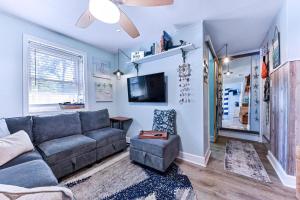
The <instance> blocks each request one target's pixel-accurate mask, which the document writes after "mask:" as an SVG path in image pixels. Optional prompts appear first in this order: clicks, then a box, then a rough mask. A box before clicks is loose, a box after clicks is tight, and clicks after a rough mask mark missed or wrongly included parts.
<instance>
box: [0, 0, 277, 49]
mask: <svg viewBox="0 0 300 200" xmlns="http://www.w3.org/2000/svg"><path fill="white" fill-rule="evenodd" d="M174 1H175V4H174V5H172V6H165V7H153V8H145V7H126V6H121V8H122V9H124V10H125V12H126V13H127V15H128V16H130V17H131V19H132V20H133V21H134V23H135V24H136V26H137V27H138V29H139V30H140V33H141V36H140V37H139V38H137V39H132V38H130V37H129V36H128V35H127V34H126V33H125V32H123V31H121V32H117V31H116V30H117V29H119V28H120V27H119V25H118V24H114V25H108V24H104V23H102V22H99V21H97V22H96V23H94V24H92V26H90V27H89V28H87V29H80V28H77V27H76V26H75V25H74V24H75V23H76V21H77V19H78V17H79V16H80V15H81V14H82V12H83V11H84V10H85V9H86V8H87V7H88V0H0V10H2V11H4V12H6V13H9V14H12V15H15V16H17V17H20V18H24V19H26V20H28V21H31V22H33V23H36V24H39V25H41V26H44V27H46V28H48V29H50V30H53V31H56V32H59V33H62V34H65V35H67V36H70V37H73V38H76V39H79V40H81V41H84V42H86V43H89V44H92V45H94V46H97V47H100V48H103V49H106V50H108V51H111V52H115V51H116V50H117V48H130V47H133V46H137V45H138V44H141V43H143V42H150V41H156V40H159V37H160V35H161V32H162V30H167V31H169V32H174V31H175V30H176V27H179V26H181V25H185V24H191V23H195V22H198V21H200V20H208V21H207V28H208V30H209V32H210V34H211V36H212V38H213V41H214V45H215V48H216V50H217V49H218V48H220V47H221V46H222V45H223V44H224V43H228V44H229V51H230V53H235V52H238V51H241V50H243V51H244V50H251V49H256V48H258V47H259V45H260V43H261V42H262V40H263V37H264V35H265V34H266V32H267V29H268V28H269V26H270V24H271V22H272V20H273V18H274V16H275V15H276V13H277V11H278V10H279V8H280V6H281V5H282V4H281V3H282V1H283V0H275V1H274V0H264V1H261V0H226V1H222V0H174Z"/></svg>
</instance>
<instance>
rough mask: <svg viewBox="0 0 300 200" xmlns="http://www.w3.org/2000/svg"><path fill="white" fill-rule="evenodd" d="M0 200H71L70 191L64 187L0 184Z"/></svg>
mask: <svg viewBox="0 0 300 200" xmlns="http://www.w3.org/2000/svg"><path fill="white" fill-rule="evenodd" d="M0 199H1V200H11V199H18V200H41V199H42V200H73V199H74V197H73V194H72V192H71V190H69V189H67V188H64V187H56V186H51V187H37V188H31V189H27V188H23V187H18V186H12V185H1V184H0Z"/></svg>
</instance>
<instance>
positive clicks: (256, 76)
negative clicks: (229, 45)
mask: <svg viewBox="0 0 300 200" xmlns="http://www.w3.org/2000/svg"><path fill="white" fill-rule="evenodd" d="M251 60H252V58H251ZM251 63H252V61H251ZM251 65H252V64H251ZM253 69H254V70H253V72H252V74H253V75H252V76H253V78H252V81H253V83H252V87H253V91H252V93H253V99H254V105H252V106H253V109H255V112H254V114H255V117H254V119H255V121H259V112H258V107H259V67H258V63H257V60H256V64H255V67H254V68H253Z"/></svg>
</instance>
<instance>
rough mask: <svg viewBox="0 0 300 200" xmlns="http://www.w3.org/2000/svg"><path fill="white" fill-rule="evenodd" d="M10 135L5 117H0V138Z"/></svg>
mask: <svg viewBox="0 0 300 200" xmlns="http://www.w3.org/2000/svg"><path fill="white" fill-rule="evenodd" d="M7 135H10V132H9V130H8V128H7V124H6V121H5V119H3V118H2V119H0V138H2V137H4V136H7Z"/></svg>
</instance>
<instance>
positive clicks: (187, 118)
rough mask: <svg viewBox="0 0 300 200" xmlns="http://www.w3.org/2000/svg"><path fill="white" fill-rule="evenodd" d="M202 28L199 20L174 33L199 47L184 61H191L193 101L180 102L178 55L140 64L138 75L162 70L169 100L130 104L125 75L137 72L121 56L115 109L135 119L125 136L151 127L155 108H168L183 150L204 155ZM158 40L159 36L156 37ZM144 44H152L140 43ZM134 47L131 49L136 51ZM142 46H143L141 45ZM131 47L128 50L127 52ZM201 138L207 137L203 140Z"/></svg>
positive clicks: (176, 37) (176, 38) (205, 144)
mask: <svg viewBox="0 0 300 200" xmlns="http://www.w3.org/2000/svg"><path fill="white" fill-rule="evenodd" d="M202 31H203V29H202V22H201V23H198V24H195V25H191V26H189V27H185V28H183V29H181V30H179V31H178V32H177V34H176V35H173V40H174V41H175V43H179V42H178V41H179V40H180V39H183V40H185V41H187V42H191V43H193V44H195V45H196V46H197V47H198V49H197V50H194V51H191V52H189V53H188V55H187V63H190V64H191V68H192V76H191V85H192V86H191V88H192V102H191V103H190V104H183V105H181V104H179V89H178V84H179V81H178V73H177V68H178V66H179V65H180V64H182V58H181V55H180V54H179V55H175V56H172V57H168V58H164V59H161V60H156V61H153V62H149V63H144V64H142V65H141V66H140V75H144V74H151V73H157V72H165V75H166V76H167V81H168V83H167V84H168V88H167V91H168V103H159V104H157V103H129V102H128V96H127V95H128V94H127V84H126V83H127V82H126V81H127V78H128V77H132V76H135V75H136V71H135V70H134V68H133V66H126V64H125V62H126V61H128V60H126V59H124V57H123V56H122V64H121V68H122V70H123V71H125V72H126V75H125V76H123V77H122V79H121V80H120V82H119V84H118V102H117V109H118V111H119V113H120V114H121V115H126V116H129V117H132V118H133V119H134V121H133V123H132V125H131V127H130V129H129V131H128V136H133V135H137V134H138V133H139V131H140V130H151V129H152V122H153V111H154V109H163V110H165V109H171V108H174V109H175V110H176V111H177V130H178V134H179V135H180V136H181V141H182V151H183V152H185V153H190V154H194V155H198V156H204V154H205V152H206V150H207V149H205V147H208V138H207V136H206V137H205V136H204V133H203V82H202V81H203V73H202V72H203V61H202V57H203V49H202V44H203V35H202V34H203V32H202ZM158 40H159V38H158ZM142 46H143V47H145V46H147V49H149V47H150V46H151V44H145V45H142ZM140 48H141V47H136V48H133V49H131V50H139V49H140ZM142 49H143V48H142ZM131 50H128V51H127V52H128V54H129V52H130V51H131ZM204 138H207V140H206V141H205V139H204Z"/></svg>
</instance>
